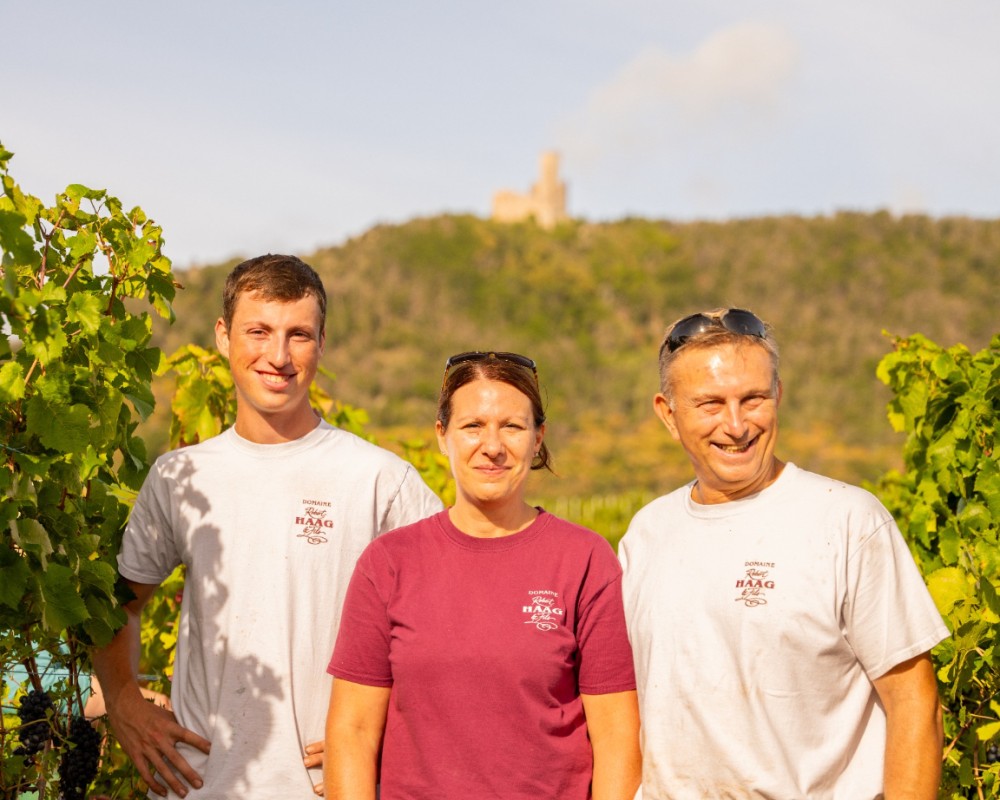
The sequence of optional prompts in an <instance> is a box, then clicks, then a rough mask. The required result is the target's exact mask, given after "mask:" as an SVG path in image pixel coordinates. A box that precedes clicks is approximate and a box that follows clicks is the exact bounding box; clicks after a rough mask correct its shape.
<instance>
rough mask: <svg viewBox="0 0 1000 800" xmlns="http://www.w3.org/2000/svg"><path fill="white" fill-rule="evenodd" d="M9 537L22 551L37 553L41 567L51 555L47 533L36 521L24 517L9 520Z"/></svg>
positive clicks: (50, 543)
mask: <svg viewBox="0 0 1000 800" xmlns="http://www.w3.org/2000/svg"><path fill="white" fill-rule="evenodd" d="M10 536H11V538H12V539H13V540H14V542H15V543H16V544H17V546H18V547H20V548H21V549H22V550H26V551H31V552H37V553H38V554H39V557H40V558H41V561H42V565H43V566H44V565H45V563H46V559H47V558H48V556H50V555H52V542H51V541H50V540H49V532H48V531H47V530H45V527H44V526H43V525H42V524H41V523H40V522H39V521H38V520H37V519H32V518H31V517H25V518H20V519H14V520H11V522H10Z"/></svg>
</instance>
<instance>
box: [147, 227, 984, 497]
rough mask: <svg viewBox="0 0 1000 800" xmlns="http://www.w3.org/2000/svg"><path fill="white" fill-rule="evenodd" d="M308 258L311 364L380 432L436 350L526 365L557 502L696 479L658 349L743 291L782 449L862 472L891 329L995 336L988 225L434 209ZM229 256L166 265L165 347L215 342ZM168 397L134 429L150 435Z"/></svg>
mask: <svg viewBox="0 0 1000 800" xmlns="http://www.w3.org/2000/svg"><path fill="white" fill-rule="evenodd" d="M167 252H169V248H167ZM300 255H302V257H303V258H305V259H306V260H307V261H308V262H309V263H311V264H312V265H313V266H314V267H315V268H316V269H317V271H318V272H319V273H320V275H321V276H322V277H323V280H324V282H325V284H326V286H327V290H328V292H329V295H330V302H329V314H328V319H327V352H326V356H325V358H324V365H325V366H326V367H327V368H329V369H330V370H332V371H333V372H334V373H336V376H337V379H336V382H335V383H334V384H332V385H326V386H325V388H327V389H328V390H329V391H331V393H332V394H334V395H335V396H336V397H338V398H340V399H341V400H343V401H344V402H347V403H350V404H352V405H356V406H361V407H362V408H365V409H367V410H368V412H369V414H370V417H371V421H372V432H373V433H374V434H375V435H376V437H377V439H378V440H379V442H380V443H382V444H385V445H389V446H391V445H392V444H393V442H394V441H395V440H396V439H398V438H401V437H406V438H412V437H414V436H420V437H424V438H430V437H431V436H432V433H433V427H432V426H433V420H434V408H435V401H436V396H437V392H438V390H439V388H440V385H441V375H442V369H443V365H444V361H445V359H446V358H447V356H449V355H451V354H453V353H457V352H460V351H463V350H475V349H498V350H512V351H515V352H519V353H524V354H526V355H529V356H531V357H532V358H534V359H535V360H536V361H537V362H538V365H539V375H540V378H541V381H542V384H543V387H544V389H545V391H546V394H547V398H548V415H549V442H550V445H551V447H552V449H553V452H554V455H555V459H556V469H557V471H558V472H559V477H558V478H555V477H545V478H543V479H542V481H541V483H540V484H539V487H538V492H539V493H540V494H542V495H545V496H549V497H553V496H556V497H558V496H566V495H591V494H603V493H615V492H621V491H626V490H649V491H655V492H657V493H659V492H662V491H664V490H666V489H670V488H673V487H674V486H676V485H677V484H678V483H679V482H681V481H682V480H685V479H686V478H687V477H688V469H687V467H686V462H685V459H684V457H683V454H682V453H681V451H680V448H679V447H678V446H677V445H675V444H674V443H673V442H672V440H670V439H669V436H668V435H667V433H666V431H665V430H664V429H663V428H662V426H660V424H659V422H658V421H656V420H655V419H654V418H653V415H652V396H653V393H654V392H655V391H656V389H657V375H656V355H657V349H658V346H659V342H660V339H661V338H662V335H663V332H664V329H665V328H666V326H667V325H668V324H669V323H670V322H671V321H673V320H674V319H676V318H677V317H680V316H682V315H684V314H688V313H691V312H693V311H697V310H702V309H709V308H714V307H717V306H724V307H733V306H735V307H742V308H749V309H751V310H753V311H755V312H756V313H757V314H758V315H759V316H761V317H762V318H763V319H765V320H767V321H768V322H769V323H771V324H772V326H773V327H774V331H775V335H776V338H777V340H778V342H779V345H780V347H781V358H782V362H781V364H782V366H781V374H782V379H783V381H784V384H785V395H784V400H783V403H782V411H781V423H782V434H781V439H780V440H779V445H778V453H779V456H782V457H784V458H786V459H791V460H794V461H795V462H796V463H798V464H800V465H801V466H804V467H807V468H811V469H816V470H819V471H823V472H826V473H828V474H831V475H834V476H836V477H841V478H843V479H846V480H851V481H855V482H857V481H860V480H863V479H868V478H874V477H876V476H877V475H879V474H880V473H881V472H883V471H884V470H885V469H886V468H888V467H890V466H895V465H896V464H897V463H899V461H900V448H901V440H900V439H899V438H898V436H897V435H896V434H894V433H893V432H892V431H891V429H890V428H889V425H888V423H887V422H886V417H885V404H886V402H887V400H888V397H889V395H888V390H887V389H885V387H883V386H882V385H881V384H880V383H879V382H878V380H877V379H876V377H875V366H876V364H877V363H878V361H879V359H880V358H881V357H882V356H883V355H884V354H885V353H886V352H888V351H889V350H890V349H891V347H892V342H891V340H890V339H889V338H886V337H885V336H884V335H883V330H885V331H888V332H889V333H890V334H893V335H897V336H907V335H909V334H912V333H915V332H919V333H922V334H924V335H926V336H928V337H929V338H931V339H933V340H935V341H937V342H939V343H940V344H943V345H946V346H947V345H952V344H955V343H958V342H962V343H964V344H966V345H968V346H969V347H970V349H973V350H978V349H980V348H982V347H984V346H986V344H987V343H988V341H989V339H990V337H991V336H992V335H993V334H995V333H997V332H998V331H1000V314H998V312H997V300H998V297H1000V292H998V289H997V287H998V285H1000V220H972V219H966V218H945V219H931V218H928V217H923V216H904V217H894V216H892V215H890V214H888V213H885V212H882V213H876V214H860V213H840V214H837V215H835V216H832V217H815V218H802V217H794V216H787V217H767V218H756V219H745V220H734V221H729V222H691V223H674V222H666V221H651V220H645V219H626V220H622V221H620V222H614V223H601V224H595V223H587V222H582V221H573V222H569V223H566V224H564V225H562V226H560V227H558V228H557V229H556V230H554V231H551V232H546V231H543V230H541V229H539V228H538V227H537V226H536V225H534V224H533V223H523V224H515V225H506V224H500V223H495V222H491V221H487V220H482V219H479V218H476V217H473V216H440V217H434V218H428V219H417V220H413V221H411V222H408V223H406V224H402V225H392V226H389V225H385V226H378V227H375V228H373V229H371V230H370V231H368V232H367V233H365V234H364V235H362V236H359V237H357V238H354V239H351V240H349V241H347V242H346V243H344V244H343V245H341V246H338V247H332V248H329V249H324V250H320V251H319V252H316V253H313V254H300ZM233 263H235V262H230V263H226V264H221V265H218V266H214V267H207V268H200V269H192V270H188V271H184V272H179V273H178V275H177V278H178V280H179V281H180V282H181V283H182V284H183V285H184V286H185V290H184V291H182V292H180V293H179V294H178V297H177V300H176V303H175V310H176V314H177V322H176V323H175V325H174V326H173V327H172V328H170V329H169V330H162V331H158V333H157V339H158V343H159V345H160V346H161V347H163V348H164V350H165V351H166V352H167V353H170V352H172V351H173V350H174V349H175V348H177V347H179V346H181V345H183V344H187V343H192V342H193V343H197V344H201V345H203V346H206V347H210V346H213V338H212V326H213V323H214V320H215V319H216V317H217V316H218V314H219V309H220V305H221V293H222V283H223V280H224V278H225V275H226V273H227V272H228V270H229V268H230V267H231V266H232V265H233ZM168 391H169V390H168V389H167V388H165V387H164V386H162V385H161V387H160V389H159V393H160V395H161V397H162V398H164V401H161V403H160V406H161V408H160V410H159V411H158V413H157V415H156V417H155V418H154V419H153V420H152V422H151V423H147V425H146V426H145V428H144V434H145V435H146V437H147V440H148V441H149V443H150V445H151V447H152V448H153V449H154V450H161V449H162V448H163V447H164V440H165V433H164V427H165V424H164V411H165V408H164V406H165V405H166V403H165V398H166V393H167V392H168Z"/></svg>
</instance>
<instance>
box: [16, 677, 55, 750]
mask: <svg viewBox="0 0 1000 800" xmlns="http://www.w3.org/2000/svg"><path fill="white" fill-rule="evenodd" d="M54 714H55V707H54V706H53V705H52V700H51V699H50V698H49V696H48V695H47V694H46V693H45V692H36V691H34V690H32V691H30V692H28V694H26V695H25V696H24V697H22V698H21V704H20V705H19V706H18V709H17V716H18V717H20V719H21V727H20V728H18V731H17V737H18V739H20V741H21V746H20V747H18V748H17V749H16V750H15V751H14V755H18V756H27V757H28V758H31V757H32V756H34V755H35V754H36V753H38V752H40V751H41V750H42V748H43V747H45V743H46V742H48V741H49V739H51V738H52V723H51V721H50V720H51V717H52V716H53V715H54Z"/></svg>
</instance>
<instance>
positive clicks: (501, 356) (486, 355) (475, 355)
mask: <svg viewBox="0 0 1000 800" xmlns="http://www.w3.org/2000/svg"><path fill="white" fill-rule="evenodd" d="M491 359H498V360H500V361H509V362H510V363H511V364H517V365H518V366H519V367H524V368H525V369H530V370H531V372H532V373H533V374H534V376H535V383H538V367H536V366H535V362H534V361H532V360H531V359H530V358H528V357H527V356H522V355H518V354H517V353H498V352H496V351H495V350H473V351H470V352H468V353H459V354H458V355H454V356H452V357H451V358H449V359H448V360H447V361H445V362H444V380H445V381H446V380H447V379H448V371H449V370H450V369H451V368H452V367H455V366H458V365H459V364H464V363H466V362H467V361H489V360H491ZM441 388H442V389H443V388H444V381H442V384H441Z"/></svg>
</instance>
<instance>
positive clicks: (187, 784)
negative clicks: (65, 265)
mask: <svg viewBox="0 0 1000 800" xmlns="http://www.w3.org/2000/svg"><path fill="white" fill-rule="evenodd" d="M325 319H326V293H325V291H324V289H323V284H322V282H321V281H320V279H319V276H318V275H317V274H316V273H315V272H314V271H313V269H312V268H311V267H309V266H308V265H306V264H305V263H303V262H302V261H300V260H299V259H297V258H294V257H291V256H279V255H266V256H260V257H258V258H254V259H251V260H249V261H245V262H243V263H242V264H240V265H239V266H237V267H236V268H235V269H234V270H233V271H232V273H231V274H230V275H229V277H228V279H227V281H226V287H225V294H224V298H223V316H222V317H221V318H220V319H219V320H218V322H217V323H216V326H215V333H216V342H217V344H218V347H219V350H220V351H221V352H222V354H223V355H224V356H226V357H227V358H228V359H229V365H230V369H231V371H232V375H233V383H234V384H235V387H236V402H237V412H236V422H235V424H234V425H233V427H232V428H230V429H229V430H227V431H225V432H224V433H222V434H221V435H219V436H217V437H215V438H213V439H210V440H208V441H206V442H202V443H200V444H197V445H194V446H192V447H187V448H183V449H180V450H175V451H173V452H171V453H168V454H166V455H165V456H163V457H161V458H160V459H158V460H157V462H156V464H155V465H154V467H153V469H152V470H151V471H150V474H149V477H148V478H147V480H146V483H145V484H144V485H143V487H142V490H141V491H140V493H139V497H138V499H137V500H136V504H135V508H134V509H133V511H132V515H131V518H130V521H129V524H128V528H127V530H126V532H125V538H124V541H123V544H122V551H121V554H120V555H119V558H118V565H119V571H120V573H121V575H122V577H123V578H124V579H125V580H126V581H127V582H128V584H129V586H130V587H131V588H132V590H133V591H134V592H135V595H136V598H135V600H133V601H132V602H131V603H129V604H128V606H127V607H126V611H127V613H128V622H127V624H126V626H125V627H124V628H122V630H121V631H119V633H118V635H117V636H116V637H115V639H114V640H113V641H112V643H111V644H110V645H109V646H108V647H107V648H105V649H103V650H101V651H98V652H95V654H94V665H95V667H96V670H97V674H98V676H99V677H100V680H101V684H102V686H103V687H104V691H105V697H106V702H107V707H108V714H109V717H110V719H111V723H112V725H113V727H114V729H115V733H116V734H117V736H118V739H119V741H120V742H121V744H122V746H123V747H124V748H125V750H126V752H127V753H128V754H129V756H130V757H131V758H132V760H133V761H134V762H135V765H136V767H137V768H138V770H139V773H140V775H142V777H143V779H144V780H146V782H147V783H149V785H150V786H151V787H152V790H153V791H154V792H156V793H157V794H160V795H163V796H169V797H177V796H180V797H192V798H195V797H196V798H199V800H230V799H231V798H235V797H240V798H260V799H261V800H264V799H265V798H266V800H273V798H276V797H281V798H305V797H311V796H313V793H314V791H316V792H317V793H318V792H319V791H321V790H322V775H321V773H320V768H321V766H322V745H321V740H322V738H323V727H324V722H325V716H326V703H325V700H326V698H327V697H328V696H329V693H330V684H329V680H330V679H329V676H327V675H326V672H325V667H326V664H327V662H328V661H329V659H330V654H331V653H332V652H333V644H334V641H335V638H336V633H337V627H338V624H339V618H340V609H341V605H342V603H343V599H344V593H345V592H346V590H347V583H348V581H349V579H350V577H351V573H352V571H353V569H354V563H355V561H356V559H357V557H358V555H360V553H361V551H362V550H363V549H364V547H365V546H366V545H367V544H368V543H369V542H370V541H371V540H372V539H373V538H374V537H375V536H378V535H379V534H381V533H384V532H386V531H388V530H391V529H393V528H396V527H399V526H401V525H405V524H408V523H411V522H415V521H417V520H420V519H423V518H424V517H426V516H428V515H430V514H432V513H435V512H437V511H439V510H440V509H441V503H440V501H439V500H438V499H437V497H435V496H434V494H433V493H432V492H431V491H430V490H429V489H428V488H427V487H426V485H424V483H423V481H421V479H420V478H419V476H418V475H417V474H416V472H415V471H414V470H413V468H412V467H410V466H409V465H408V464H406V463H405V462H404V461H402V460H401V459H399V458H397V457H396V456H394V455H392V454H391V453H388V452H386V451H385V450H382V449H380V448H378V447H375V446H374V445H372V444H369V443H368V442H365V441H363V440H361V439H359V438H358V437H356V436H354V435H352V434H350V433H347V432H345V431H341V430H339V429H337V428H334V427H332V426H331V425H329V424H327V423H326V422H324V421H322V420H321V419H320V418H319V417H318V416H317V414H316V413H315V412H314V410H313V409H312V408H311V406H310V405H309V385H310V384H311V383H312V380H313V377H314V376H315V374H316V369H317V365H318V363H319V358H320V356H321V355H322V353H323V346H324V343H325V334H324V321H325ZM178 564H184V565H185V566H186V568H187V573H186V578H185V588H184V601H183V604H182V608H181V619H180V637H179V640H178V646H177V656H176V663H175V670H174V678H173V687H172V693H171V702H172V705H173V713H171V712H169V711H167V710H165V709H162V708H158V707H156V706H154V705H153V704H151V703H148V702H145V701H144V700H143V698H142V695H141V694H140V691H139V684H138V682H137V676H136V673H137V661H138V653H139V618H140V614H141V612H142V608H143V606H144V605H145V603H146V602H147V601H148V599H149V598H150V596H151V595H152V594H153V592H154V591H155V590H156V588H157V586H158V585H159V584H160V583H161V582H162V581H163V580H164V579H165V578H166V577H167V576H168V575H169V574H170V572H171V571H172V570H173V569H174V568H175V567H176V566H177V565H178ZM307 748H308V750H307Z"/></svg>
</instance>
